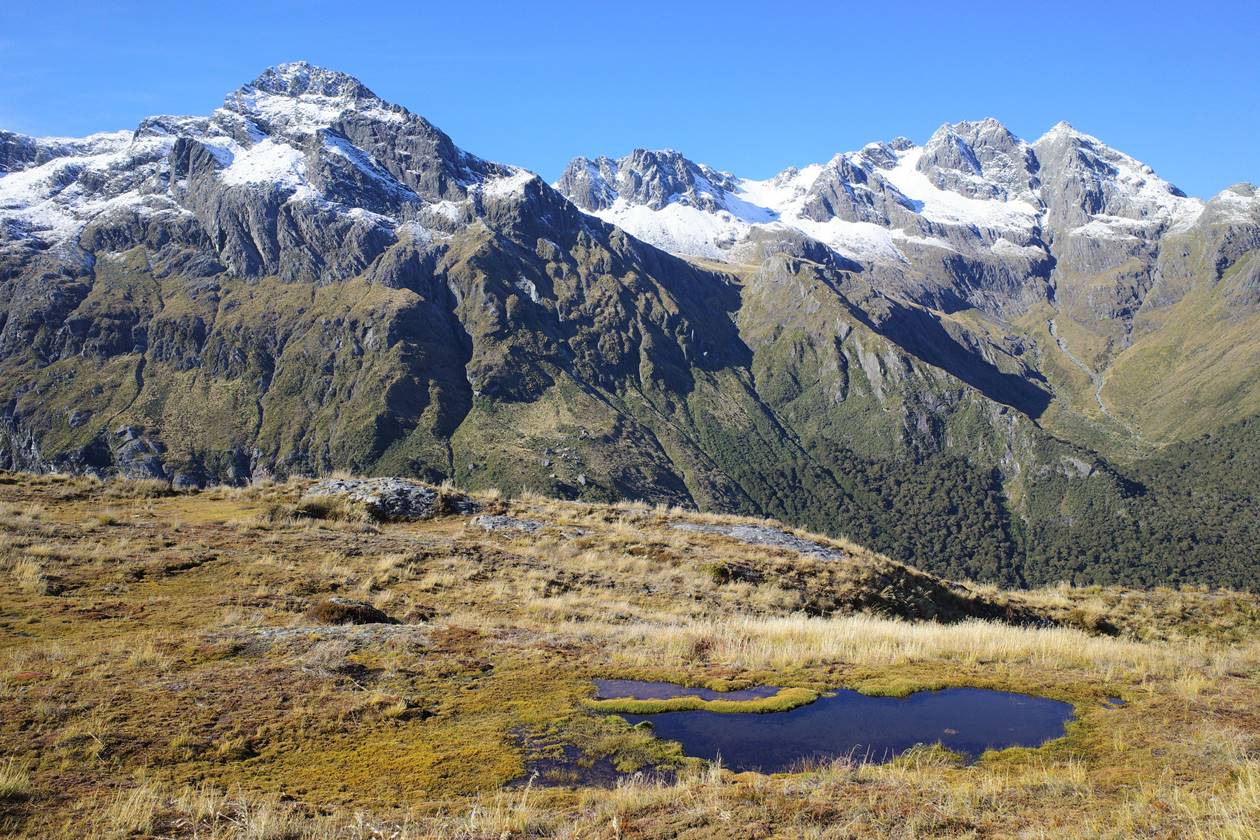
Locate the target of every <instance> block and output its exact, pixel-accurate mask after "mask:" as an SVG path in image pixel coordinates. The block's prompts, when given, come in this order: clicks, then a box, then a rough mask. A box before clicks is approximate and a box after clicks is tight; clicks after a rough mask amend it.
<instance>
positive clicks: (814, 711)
mask: <svg viewBox="0 0 1260 840" xmlns="http://www.w3.org/2000/svg"><path fill="white" fill-rule="evenodd" d="M609 682H611V681H609ZM618 682H624V681H618ZM641 685H642V684H641ZM651 685H652V686H653V689H649V690H656V691H659V690H660V689H656V686H659V685H664V684H659V683H657V684H651ZM609 687H610V688H611V686H609ZM670 689H671V690H672V691H674V693H678V694H697V693H702V692H698V691H696V690H694V689H679V688H678V687H676V686H670ZM649 690H645V691H644V692H643V693H646V692H647V691H649ZM757 691H758V693H759V695H760V692H761V691H764V689H757ZM772 693H773V692H772ZM600 694H601V695H603V696H618V697H633V696H643V694H642V693H639V692H635V691H626V692H625V693H622V694H617V695H611V694H606V693H605V692H604V691H603V690H601V691H600ZM707 694H708V695H710V696H716V697H724V698H729V699H739V698H737V697H733V696H732V695H731V694H719V693H717V692H707ZM760 696H764V695H760ZM623 717H624V718H625V719H626V720H628V721H629V722H630V723H632V724H633V723H639V722H640V721H645V720H646V721H649V722H650V723H651V724H652V727H653V729H654V730H655V733H656V736H657V737H658V738H664V739H666V740H669V741H678V742H679V743H680V744H682V747H683V752H685V753H686V754H687V755H690V756H695V757H698V758H706V759H710V760H712V759H714V758H717V757H718V756H719V755H720V756H721V757H722V763H723V764H724V765H725V766H726V767H728V768H730V769H732V770H736V771H743V770H760V771H762V772H766V773H777V772H783V771H788V770H792V769H795V768H797V767H799V766H800V764H801V763H802V762H803V761H810V760H822V761H826V760H829V759H833V758H841V757H850V758H853V759H855V760H866V761H872V762H880V761H888V760H889V759H891V758H893V757H894V756H896V755H897V754H898V753H900V752H903V751H905V750H907V749H909V748H910V747H912V746H914V745H915V744H934V743H937V742H940V743H941V744H943V745H944V746H946V747H948V748H949V749H951V750H954V751H956V752H959V753H962V754H963V755H965V756H966V757H967V758H968V759H969V760H974V759H976V758H977V757H979V755H980V753H982V752H984V751H985V750H986V749H1001V748H1004V747H1013V746H1028V747H1035V746H1039V745H1041V744H1043V743H1045V742H1046V741H1049V740H1051V739H1054V738H1058V737H1061V736H1062V735H1063V734H1064V725H1065V724H1066V723H1067V722H1068V721H1069V720H1070V719H1071V718H1072V706H1071V705H1070V704H1068V703H1061V702H1059V701H1058V700H1050V699H1048V698H1045V697H1032V696H1030V695H1027V694H1012V693H1010V692H1006V691H990V690H988V689H983V688H947V689H944V690H942V691H923V692H919V693H917V694H912V695H910V696H909V697H904V698H897V697H868V696H867V695H865V694H858V693H857V692H856V691H847V690H841V691H837V692H835V694H834V695H833V696H830V697H820V698H819V699H818V700H816V701H815V702H813V703H810V704H809V705H807V706H799V707H797V708H795V709H792V710H791V711H787V712H769V713H766V714H754V713H744V712H740V713H735V714H722V713H717V712H701V711H694V712H664V713H662V714H656V715H623Z"/></svg>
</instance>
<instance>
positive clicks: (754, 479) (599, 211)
mask: <svg viewBox="0 0 1260 840" xmlns="http://www.w3.org/2000/svg"><path fill="white" fill-rule="evenodd" d="M1258 214H1260V203H1258V202H1257V200H1256V196H1255V193H1254V189H1252V188H1251V187H1248V186H1246V185H1240V186H1239V187H1236V188H1233V189H1231V190H1227V191H1225V192H1223V193H1221V194H1220V195H1218V196H1216V197H1214V198H1212V199H1210V200H1207V201H1204V200H1200V199H1197V198H1192V197H1188V196H1185V195H1183V194H1181V192H1180V191H1179V190H1177V189H1176V188H1175V187H1174V186H1173V185H1171V184H1169V183H1168V182H1166V181H1164V180H1162V179H1161V178H1159V177H1158V176H1157V175H1156V174H1155V173H1154V172H1152V171H1150V169H1149V167H1146V166H1144V165H1143V164H1141V163H1140V162H1139V161H1136V160H1134V159H1133V158H1131V157H1129V156H1128V155H1125V154H1123V153H1121V152H1119V151H1117V150H1115V149H1111V148H1110V147H1108V146H1106V145H1105V144H1104V143H1102V141H1100V140H1099V139H1097V138H1094V137H1091V136H1089V135H1086V134H1084V133H1082V132H1079V131H1076V130H1075V129H1073V128H1071V127H1070V126H1068V125H1066V124H1060V125H1058V126H1055V127H1054V128H1053V129H1051V130H1050V131H1049V132H1047V133H1046V135H1044V136H1043V137H1041V138H1038V139H1037V140H1035V141H1033V142H1029V141H1026V140H1022V139H1020V138H1017V137H1015V136H1014V135H1013V134H1011V133H1010V132H1009V131H1008V130H1007V129H1006V128H1005V127H1003V126H1002V125H1001V124H1000V123H998V122H997V121H996V120H981V121H975V122H964V123H957V124H952V125H947V126H942V127H941V129H940V130H938V131H937V132H936V133H935V134H934V135H933V136H932V137H931V138H929V139H928V140H927V142H925V143H924V144H923V145H922V146H919V145H916V144H915V143H913V142H912V141H909V140H906V139H905V138H897V139H895V140H891V141H888V142H882V143H873V144H870V145H868V146H866V147H864V148H863V149H861V150H859V151H857V152H849V153H841V154H838V155H836V156H835V157H834V158H833V159H832V160H830V161H828V162H827V163H826V164H816V165H810V166H805V167H801V168H799V169H793V170H788V171H785V172H784V173H781V174H780V175H779V176H777V177H776V178H773V179H769V180H766V181H753V180H749V179H742V178H738V177H736V176H734V175H732V174H730V173H724V172H721V171H719V170H718V169H716V168H715V167H711V166H706V165H703V164H698V163H695V162H692V161H690V160H689V159H687V158H686V157H685V156H683V155H682V154H681V153H679V152H652V151H646V150H639V151H636V152H634V153H632V154H631V155H629V156H627V157H626V158H624V159H622V160H617V161H613V160H611V159H608V158H597V159H594V160H586V159H579V160H577V161H575V162H574V165H573V166H571V167H570V169H569V171H568V172H566V174H565V177H563V178H562V179H561V180H560V181H559V182H558V183H557V184H556V185H554V186H552V185H548V184H546V183H545V182H543V180H542V179H540V178H538V177H537V176H535V175H533V174H531V173H529V172H527V171H525V170H522V169H519V168H518V167H514V166H511V165H508V164H502V163H496V162H493V161H489V160H486V159H484V158H481V157H478V156H477V155H475V154H473V153H470V152H468V151H465V150H463V149H461V148H459V147H458V146H457V145H456V143H455V142H454V141H453V140H452V139H451V138H450V137H449V136H448V135H446V134H445V133H443V132H442V131H441V130H440V129H439V128H437V127H436V126H434V125H432V124H431V123H429V122H428V121H427V120H425V119H424V118H423V117H422V116H420V115H418V114H414V113H412V112H410V111H408V110H407V109H406V108H404V107H402V106H400V105H397V104H394V103H390V102H386V101H385V100H383V99H381V98H380V97H378V96H377V95H376V94H374V93H373V92H372V91H371V90H369V89H368V88H367V87H366V86H365V85H363V84H362V83H361V82H359V81H358V80H357V79H354V78H352V77H350V76H347V75H346V74H344V73H339V72H336V71H333V70H327V69H323V68H319V67H314V66H312V65H309V64H306V63H303V62H297V63H292V64H285V65H278V66H276V67H273V68H271V69H268V70H266V71H264V72H263V73H262V74H261V75H260V76H259V77H258V78H256V79H255V80H253V81H252V82H249V83H247V84H245V85H242V86H241V87H240V88H238V89H236V90H234V91H232V92H230V93H229V94H228V95H227V96H226V97H225V99H224V103H223V106H222V107H221V108H218V109H216V110H214V111H213V112H212V113H211V114H209V115H205V116H154V117H151V118H148V119H145V120H144V121H143V122H142V123H141V124H140V125H138V126H137V127H136V128H135V129H134V130H131V131H122V132H115V133H106V134H97V135H92V136H90V137H87V138H82V139H66V138H34V137H26V136H22V135H17V134H13V133H10V132H3V133H0V223H2V224H0V374H2V375H0V466H4V467H7V468H12V469H20V470H31V471H39V472H57V471H65V472H73V473H79V474H90V475H96V476H98V477H111V476H124V477H130V478H155V479H159V480H163V481H169V482H172V483H173V484H174V485H175V486H177V487H181V488H192V487H203V486H212V485H215V484H219V483H226V484H234V485H243V484H245V483H247V482H249V481H261V480H268V479H271V480H279V481H284V480H287V479H288V478H290V477H303V476H315V475H326V474H329V473H331V472H334V471H337V470H346V471H349V472H352V473H355V474H372V475H408V476H413V477H417V478H420V479H423V480H427V481H431V482H442V481H452V482H454V483H455V484H457V485H459V486H462V487H469V488H473V489H481V490H488V489H491V488H497V489H501V490H502V491H504V492H505V493H508V494H511V495H516V494H520V493H524V492H536V493H540V494H543V495H546V496H550V497H561V498H570V499H582V500H585V501H589V502H616V501H622V500H647V501H649V502H652V503H663V504H669V505H680V506H684V507H688V508H693V509H697V510H703V511H710V512H716V513H729V514H737V515H749V516H769V517H776V518H779V519H781V520H783V521H785V522H790V523H792V524H793V525H795V526H798V527H803V528H808V529H811V530H814V531H819V532H823V533H828V534H831V535H832V536H836V537H842V536H843V537H847V538H850V539H853V540H854V541H856V542H859V543H862V544H864V545H869V546H870V547H872V548H873V549H876V550H879V551H882V552H884V553H886V554H888V555H889V556H891V557H892V558H894V559H896V560H898V561H901V562H906V563H912V564H915V565H917V566H920V567H922V568H924V569H925V570H927V571H930V572H933V573H937V574H940V575H944V576H947V577H953V578H967V579H973V580H981V581H987V582H991V583H994V584H997V585H1001V586H1007V587H1036V586H1044V585H1050V584H1053V583H1056V582H1058V581H1061V580H1065V581H1068V582H1072V583H1078V584H1095V583H1098V584H1122V585H1129V586H1152V585H1159V584H1166V585H1181V584H1200V585H1207V586H1226V587H1232V588H1237V589H1250V590H1254V589H1255V588H1256V587H1257V586H1258V585H1260V578H1258V575H1260V569H1258V568H1257V566H1256V564H1255V563H1254V562H1253V561H1252V560H1251V558H1253V557H1254V556H1255V552H1256V551H1257V550H1260V536H1258V535H1257V534H1256V533H1253V532H1254V531H1255V529H1254V528H1252V527H1251V525H1250V524H1249V522H1248V521H1246V520H1245V519H1244V520H1243V521H1237V520H1238V518H1237V517H1227V516H1225V515H1223V514H1222V513H1221V511H1223V510H1243V509H1246V507H1247V505H1249V504H1250V502H1251V499H1252V497H1253V495H1254V488H1255V486H1256V485H1255V479H1254V472H1250V471H1248V470H1247V469H1246V468H1245V467H1244V466H1242V464H1243V463H1244V460H1245V459H1235V458H1232V457H1230V456H1231V454H1232V453H1236V452H1249V451H1251V449H1253V448H1254V444H1253V442H1252V440H1253V431H1254V429H1255V425H1254V424H1253V423H1251V422H1249V421H1250V419H1251V418H1252V417H1253V416H1254V415H1255V412H1256V411H1257V410H1258V409H1260V400H1258V399H1257V397H1256V391H1255V387H1254V386H1255V382H1254V376H1253V375H1252V373H1251V372H1252V371H1253V370H1254V369H1256V367H1257V365H1256V363H1257V361H1260V359H1257V358H1256V357H1255V353H1254V350H1255V349H1256V348H1255V347H1254V342H1252V341H1250V339H1249V336H1250V335H1252V334H1254V333H1255V324H1254V319H1255V313H1256V309H1255V298H1254V293H1253V287H1254V286H1255V285H1256V265H1257V264H1256V260H1255V253H1256V248H1257V245H1258V244H1260V215H1258ZM684 234H685V235H684ZM1226 440H1228V441H1229V446H1230V447H1231V448H1230V449H1228V450H1226V449H1222V448H1220V446H1218V443H1220V444H1223V443H1224V441H1226ZM1190 452H1195V453H1199V454H1200V455H1201V456H1202V457H1203V458H1205V459H1206V461H1205V465H1204V466H1203V468H1199V467H1198V466H1196V465H1193V464H1191V465H1189V467H1190V468H1189V469H1186V470H1177V469H1171V468H1169V467H1167V466H1166V465H1168V464H1170V463H1172V462H1173V461H1175V460H1177V459H1178V458H1180V457H1182V456H1181V455H1180V454H1179V453H1190ZM1221 487H1228V488H1230V489H1229V490H1228V491H1227V493H1226V495H1225V496H1222V495H1221V493H1222V492H1225V491H1220V490H1218V488H1221ZM1187 498H1189V499H1190V500H1191V503H1190V504H1186V500H1187ZM1218 503H1219V504H1218ZM1187 511H1208V512H1212V515H1209V516H1197V515H1196V516H1188V515H1187Z"/></svg>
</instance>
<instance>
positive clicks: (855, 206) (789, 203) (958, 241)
mask: <svg viewBox="0 0 1260 840" xmlns="http://www.w3.org/2000/svg"><path fill="white" fill-rule="evenodd" d="M556 187H557V188H558V189H560V190H561V191H562V192H563V193H565V194H566V195H567V196H568V197H569V198H570V199H571V200H572V201H574V202H575V203H576V204H577V205H578V206H579V207H581V208H582V209H584V210H586V211H587V212H589V213H592V214H593V215H596V216H598V217H599V218H601V219H604V220H605V221H608V222H611V223H613V224H616V225H618V226H619V227H622V228H624V229H625V230H627V231H630V232H631V233H633V234H635V235H636V236H639V237H640V238H642V239H644V240H645V241H648V242H651V243H653V244H655V245H658V246H659V247H662V248H664V249H666V250H669V251H673V252H675V253H679V254H685V255H688V256H695V257H704V258H708V259H718V260H726V261H740V260H743V259H746V258H747V253H746V251H745V250H744V249H741V247H740V246H741V245H742V244H744V243H746V242H747V241H748V239H749V235H750V233H752V232H753V231H754V230H755V229H761V230H766V231H773V230H775V229H792V230H795V231H799V232H800V233H803V234H805V235H807V236H809V237H811V238H813V239H816V240H818V241H819V242H822V243H824V244H826V245H827V246H829V247H831V248H833V249H834V250H835V251H836V252H838V253H839V254H840V255H842V256H844V257H847V258H850V259H853V260H857V261H860V262H902V263H905V262H908V261H909V258H910V255H909V254H908V253H907V248H906V246H912V247H914V248H915V249H918V248H922V247H929V248H937V249H941V250H943V251H967V252H983V251H989V252H992V253H994V254H996V255H997V256H999V257H1009V256H1017V255H1019V254H1021V252H1023V251H1024V249H1035V250H1038V251H1041V252H1042V253H1043V254H1046V252H1047V251H1048V242H1049V240H1050V239H1051V238H1052V237H1053V236H1055V235H1064V234H1070V235H1087V236H1104V237H1106V236H1120V235H1130V234H1129V233H1128V231H1130V230H1136V229H1140V230H1141V231H1142V233H1144V234H1145V235H1147V236H1150V235H1158V234H1160V233H1163V232H1165V231H1167V230H1184V229H1186V228H1188V227H1189V226H1190V225H1192V224H1193V223H1194V221H1195V220H1196V219H1197V218H1198V216H1199V214H1200V213H1201V212H1202V210H1203V202H1202V201H1200V200H1198V199H1194V198H1187V197H1186V196H1184V195H1183V194H1182V193H1181V192H1180V191H1179V190H1177V189H1176V188H1175V187H1173V186H1172V185H1171V184H1169V183H1168V182H1166V181H1164V180H1162V179H1160V178H1159V177H1158V176H1156V175H1155V174H1154V172H1153V171H1152V170H1151V169H1150V167H1147V166H1145V165H1144V164H1141V163H1139V162H1138V161H1136V160H1134V159H1132V158H1130V157H1128V156H1127V155H1124V154H1122V153H1120V152H1117V151H1115V150H1113V149H1110V148H1109V147H1107V146H1106V145H1104V144H1103V143H1102V142H1101V141H1099V140H1097V139H1096V138H1093V137H1090V136H1088V135H1086V134H1082V133H1080V132H1077V131H1075V130H1074V129H1072V128H1071V127H1070V126H1069V125H1067V124H1066V123H1060V124H1059V125H1056V126H1055V127H1054V128H1052V129H1051V130H1050V131H1049V132H1047V133H1046V134H1045V135H1044V136H1042V137H1041V138H1040V139H1038V140H1037V141H1036V142H1035V143H1028V142H1026V141H1023V140H1020V139H1019V138H1017V137H1015V136H1014V135H1013V134H1011V133H1010V132H1009V131H1008V130H1007V129H1006V128H1005V127H1004V126H1002V125H1001V123H999V122H998V121H997V120H994V119H985V120H981V121H977V122H961V123H956V124H954V125H944V126H941V128H940V129H939V130H937V132H936V133H935V134H933V135H932V137H931V138H930V139H929V140H928V141H927V143H926V144H924V145H923V146H918V145H915V144H914V143H912V142H911V141H909V140H907V139H905V138H897V139H895V140H892V141H890V142H884V143H871V144H869V145H867V146H865V147H864V148H862V149H860V150H858V151H856V152H845V153H841V154H837V155H836V156H835V157H834V158H832V159H831V160H830V161H828V162H827V163H825V164H811V165H809V166H805V167H802V168H799V169H798V168H790V169H787V170H784V171H783V172H781V173H779V174H778V175H776V176H775V177H773V178H770V179H767V180H755V179H748V178H739V177H736V176H735V175H732V174H730V173H726V172H719V171H717V170H716V169H714V168H712V167H710V166H706V165H704V164H697V163H692V162H691V161H689V160H687V159H686V158H685V157H683V156H682V154H681V153H679V152H676V151H672V150H671V151H662V152H651V151H644V150H636V151H634V152H632V153H631V154H630V155H628V156H626V157H625V158H622V159H620V160H610V159H609V158H598V159H596V160H593V161H592V160H589V159H587V158H577V159H575V160H574V161H573V162H572V163H571V164H570V165H569V167H568V169H567V170H566V171H565V173H564V174H563V175H562V176H561V178H560V180H559V181H557V182H556ZM1046 255H1048V254H1046Z"/></svg>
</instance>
